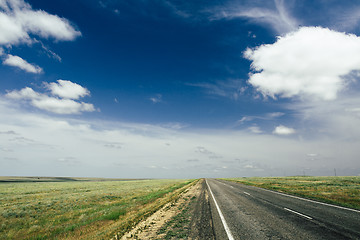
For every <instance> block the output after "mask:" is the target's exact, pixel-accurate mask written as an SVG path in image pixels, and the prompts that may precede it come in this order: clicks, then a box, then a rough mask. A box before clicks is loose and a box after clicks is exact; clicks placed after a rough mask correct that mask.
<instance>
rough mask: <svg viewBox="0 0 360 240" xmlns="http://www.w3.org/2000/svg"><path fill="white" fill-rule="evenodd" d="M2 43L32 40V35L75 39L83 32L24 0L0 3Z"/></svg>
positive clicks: (0, 41) (7, 0)
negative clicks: (36, 8)
mask: <svg viewBox="0 0 360 240" xmlns="http://www.w3.org/2000/svg"><path fill="white" fill-rule="evenodd" d="M0 23H1V24H0V32H1V35H0V44H1V45H14V44H18V43H30V42H32V37H31V35H37V36H40V37H42V38H53V39H55V40H74V39H75V38H76V37H78V36H80V35H81V33H80V32H79V31H77V30H75V28H74V27H73V26H72V25H71V23H70V22H69V21H68V20H67V19H65V18H61V17H59V16H56V15H52V14H49V13H47V12H45V11H42V10H33V9H32V7H31V6H30V4H28V3H26V2H25V1H23V0H3V1H1V3H0Z"/></svg>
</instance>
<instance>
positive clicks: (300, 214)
mask: <svg viewBox="0 0 360 240" xmlns="http://www.w3.org/2000/svg"><path fill="white" fill-rule="evenodd" d="M284 209H285V210H286V211H289V212H292V213H295V214H297V215H299V216H302V217H304V218H307V219H309V220H311V219H312V217H309V216H306V215H304V214H302V213H299V212H295V211H294V210H291V209H288V208H284Z"/></svg>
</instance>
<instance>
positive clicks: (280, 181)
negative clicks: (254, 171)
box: [224, 177, 360, 209]
mask: <svg viewBox="0 0 360 240" xmlns="http://www.w3.org/2000/svg"><path fill="white" fill-rule="evenodd" d="M224 180H228V181H234V182H240V183H243V184H247V185H252V186H257V187H261V188H266V189H271V190H275V191H278V192H283V193H290V194H293V195H297V196H301V197H306V198H310V199H315V200H319V201H322V202H327V203H332V204H337V205H340V206H345V207H350V208H356V209H360V177H272V178H230V179H224Z"/></svg>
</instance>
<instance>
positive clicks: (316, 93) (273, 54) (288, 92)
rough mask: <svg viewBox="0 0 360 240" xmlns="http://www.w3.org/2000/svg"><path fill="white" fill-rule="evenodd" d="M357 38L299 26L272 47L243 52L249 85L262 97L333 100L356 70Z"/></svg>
mask: <svg viewBox="0 0 360 240" xmlns="http://www.w3.org/2000/svg"><path fill="white" fill-rule="evenodd" d="M355 52H360V38H359V37H357V36H355V35H352V34H345V33H340V32H336V31H332V30H330V29H327V28H321V27H303V28H300V29H299V30H298V31H295V32H292V33H289V34H287V35H285V36H284V37H279V38H278V39H277V41H276V42H275V43H274V44H266V45H261V46H260V47H258V48H255V49H247V50H246V52H245V53H244V56H245V57H246V58H247V59H249V60H251V61H252V64H251V66H252V68H253V69H254V71H255V72H254V73H251V74H250V79H249V83H250V84H251V85H253V86H254V87H255V88H256V89H257V90H258V91H260V92H261V93H262V94H263V95H267V96H271V97H273V98H275V97H276V95H279V96H280V97H295V96H298V97H302V98H309V97H310V98H315V99H322V100H333V99H336V97H337V94H338V92H339V91H341V90H342V89H344V87H345V85H346V83H347V82H346V75H348V74H351V73H352V72H353V71H360V55H358V54H354V53H355Z"/></svg>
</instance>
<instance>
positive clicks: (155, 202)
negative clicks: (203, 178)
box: [0, 178, 192, 239]
mask: <svg viewBox="0 0 360 240" xmlns="http://www.w3.org/2000/svg"><path fill="white" fill-rule="evenodd" d="M2 180H4V179H2ZM22 180H24V179H22ZM33 180H34V181H35V182H33V181H30V182H29V181H28V179H27V180H26V181H20V182H16V181H15V182H14V180H12V182H2V183H0V239H65V238H66V239H109V238H111V237H112V236H113V235H114V234H115V233H119V232H120V234H121V233H122V232H125V231H126V230H128V229H129V228H130V227H131V226H132V225H134V224H135V223H136V222H138V221H140V220H141V219H143V218H145V217H146V216H148V215H150V214H151V213H152V212H154V211H155V210H157V209H158V208H160V206H162V205H163V204H165V203H166V202H168V201H170V200H171V199H173V198H175V197H176V195H177V194H178V192H180V191H181V190H182V189H184V188H186V185H188V184H190V183H191V182H192V181H190V180H132V181H125V180H123V181H104V180H101V181H96V180H94V179H90V180H89V179H86V181H83V180H84V179H83V180H82V179H75V180H74V179H66V180H64V181H61V179H60V180H59V179H57V180H56V181H57V182H51V178H50V179H48V180H46V181H45V180H44V179H37V180H41V181H39V182H37V180H36V179H33ZM4 181H5V180H4Z"/></svg>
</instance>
